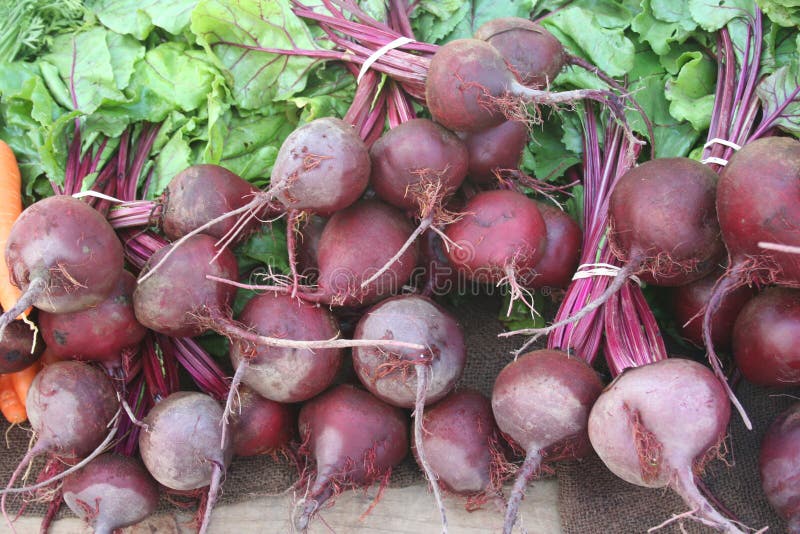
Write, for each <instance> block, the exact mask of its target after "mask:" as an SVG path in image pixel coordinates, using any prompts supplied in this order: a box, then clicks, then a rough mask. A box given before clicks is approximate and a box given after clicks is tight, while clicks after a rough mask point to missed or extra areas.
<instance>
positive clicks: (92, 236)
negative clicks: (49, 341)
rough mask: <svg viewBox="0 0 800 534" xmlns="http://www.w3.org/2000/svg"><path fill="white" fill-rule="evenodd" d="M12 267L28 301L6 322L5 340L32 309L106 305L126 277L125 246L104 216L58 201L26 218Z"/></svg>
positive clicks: (19, 226)
mask: <svg viewBox="0 0 800 534" xmlns="http://www.w3.org/2000/svg"><path fill="white" fill-rule="evenodd" d="M6 263H7V264H8V267H9V271H10V276H11V282H12V283H13V284H14V285H15V286H17V287H19V288H20V289H21V290H22V291H23V295H22V297H21V298H20V300H19V302H18V303H17V304H16V305H15V306H14V307H13V308H12V309H11V310H6V312H5V313H4V314H3V316H2V318H0V335H1V334H2V330H3V329H4V328H5V326H6V325H8V323H10V322H11V321H12V320H14V319H16V318H17V317H19V315H20V314H21V313H22V312H23V311H24V310H26V309H27V308H28V307H30V306H31V305H33V306H36V307H37V308H39V309H41V310H45V311H49V312H53V313H67V312H73V311H78V310H83V309H86V308H89V307H91V306H95V305H97V304H99V303H100V302H102V301H103V299H105V298H106V296H108V294H109V293H110V292H111V291H112V289H113V288H114V284H115V283H116V281H117V277H118V276H119V274H120V273H121V272H122V264H123V257H122V244H121V243H120V242H119V239H117V235H116V234H115V233H114V230H113V229H112V228H111V226H110V225H109V224H108V222H107V221H106V220H105V218H104V217H103V216H102V215H101V214H100V213H99V212H98V211H96V210H95V209H94V208H91V207H90V206H89V205H88V204H86V203H85V202H83V201H80V200H77V199H75V198H72V197H69V196H65V195H57V196H54V197H48V198H45V199H44V200H40V201H39V202H36V203H34V204H32V205H31V206H29V207H28V208H27V209H25V210H24V211H23V212H22V214H21V215H20V216H19V218H18V219H17V221H16V222H15V223H14V226H13V227H12V228H11V233H10V234H9V236H8V242H7V244H6Z"/></svg>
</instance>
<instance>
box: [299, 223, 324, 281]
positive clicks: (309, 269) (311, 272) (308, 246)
mask: <svg viewBox="0 0 800 534" xmlns="http://www.w3.org/2000/svg"><path fill="white" fill-rule="evenodd" d="M326 224H328V219H327V218H326V217H322V216H320V215H310V216H309V217H308V218H306V219H305V221H303V222H302V223H301V227H300V229H299V230H298V245H299V246H298V247H297V269H298V271H299V273H300V274H302V275H303V276H304V277H305V279H306V280H308V279H309V278H311V282H316V280H317V274H318V272H319V265H317V253H318V250H319V240H320V238H321V237H322V231H323V230H324V229H325V225H326Z"/></svg>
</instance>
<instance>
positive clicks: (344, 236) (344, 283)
mask: <svg viewBox="0 0 800 534" xmlns="http://www.w3.org/2000/svg"><path fill="white" fill-rule="evenodd" d="M411 232H412V227H411V224H410V222H409V221H408V220H407V219H406V218H405V217H404V216H403V214H402V213H401V212H400V211H399V210H398V209H397V208H394V207H392V206H389V205H387V204H384V203H383V202H380V201H378V200H363V201H361V202H357V203H356V204H354V205H352V206H350V207H349V208H346V209H343V210H341V211H337V212H336V213H335V214H334V215H333V216H332V217H331V218H330V220H329V221H328V224H326V225H325V229H324V230H323V232H322V236H321V237H320V240H319V248H318V251H317V262H318V264H319V281H318V282H317V284H318V286H319V289H318V291H317V292H316V293H310V294H309V293H306V294H304V295H303V296H304V298H307V299H312V300H315V301H318V302H323V303H325V304H332V305H335V306H358V305H366V304H372V303H374V302H377V301H379V300H380V299H382V298H385V297H387V296H389V295H391V294H393V293H397V292H398V291H399V290H400V289H401V288H402V286H403V284H405V283H406V282H407V281H408V280H409V279H410V278H411V274H412V273H413V271H414V268H415V267H416V265H417V258H418V252H417V247H416V246H411V247H409V248H408V249H406V250H405V252H403V254H402V255H401V257H400V258H399V259H398V260H397V261H395V262H392V264H391V265H390V266H389V268H388V270H387V271H385V272H384V273H383V274H381V275H380V276H379V277H378V278H377V279H376V280H373V281H372V282H371V283H370V284H368V285H367V286H366V287H362V283H363V282H364V281H365V280H366V279H367V278H368V277H369V276H371V275H372V274H374V273H375V272H377V271H378V269H381V268H382V267H383V266H385V265H386V264H387V262H388V261H389V260H390V259H391V258H392V257H393V256H394V255H395V253H396V252H397V251H398V250H400V248H401V247H402V246H403V245H404V244H405V242H406V241H407V240H408V238H409V236H411Z"/></svg>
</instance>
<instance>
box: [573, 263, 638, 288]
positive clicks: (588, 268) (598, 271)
mask: <svg viewBox="0 0 800 534" xmlns="http://www.w3.org/2000/svg"><path fill="white" fill-rule="evenodd" d="M621 270H622V267H619V266H617V265H612V264H610V263H584V264H583V265H580V266H578V270H577V271H575V274H574V275H572V279H573V280H580V279H582V278H592V277H593V276H610V277H612V278H613V277H616V276H617V275H618V274H619V272H620V271H621ZM631 280H633V281H634V282H636V284H637V285H638V286H639V287H641V286H642V280H641V279H640V278H639V277H638V276H631Z"/></svg>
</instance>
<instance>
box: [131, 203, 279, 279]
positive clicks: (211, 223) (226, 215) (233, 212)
mask: <svg viewBox="0 0 800 534" xmlns="http://www.w3.org/2000/svg"><path fill="white" fill-rule="evenodd" d="M270 198H272V194H271V193H270V192H269V191H267V192H265V193H259V194H257V195H256V196H255V197H254V198H253V200H251V201H250V202H248V203H247V204H245V205H244V206H242V207H240V208H236V209H235V210H231V211H229V212H227V213H223V214H222V215H220V216H219V217H215V218H213V219H211V220H210V221H208V222H207V223H205V224H202V225H200V226H198V227H197V228H195V229H194V230H192V231H191V232H189V233H187V234H186V235H184V236H183V237H181V238H180V239H178V240H177V241H174V242H173V243H172V247H171V248H170V249H169V250H168V251H167V252H166V254H164V256H162V258H161V259H160V260H159V261H158V262H157V263H156V264H155V265H153V266H152V267H151V268H150V270H149V271H147V272H146V273H144V274H142V275H141V276H140V277H139V282H138V283H140V284H141V283H142V282H144V281H145V280H147V279H148V278H150V276H152V275H153V273H155V272H156V270H157V269H158V268H159V267H160V266H161V265H162V264H163V263H164V262H165V261H166V260H167V258H169V257H170V255H171V254H172V253H173V252H175V250H176V249H177V248H178V247H179V246H180V245H182V244H183V243H184V242H185V241H186V240H188V239H189V238H191V237H193V236H195V235H196V234H199V233H202V232H203V231H204V230H207V229H208V228H211V227H212V226H214V225H215V224H217V223H218V222H221V221H224V220H225V219H228V218H230V217H234V216H236V215H240V214H242V213H246V212H248V211H250V210H251V209H254V208H256V209H257V208H258V207H259V206H261V205H263V204H266V203H268V201H269V199H270Z"/></svg>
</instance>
